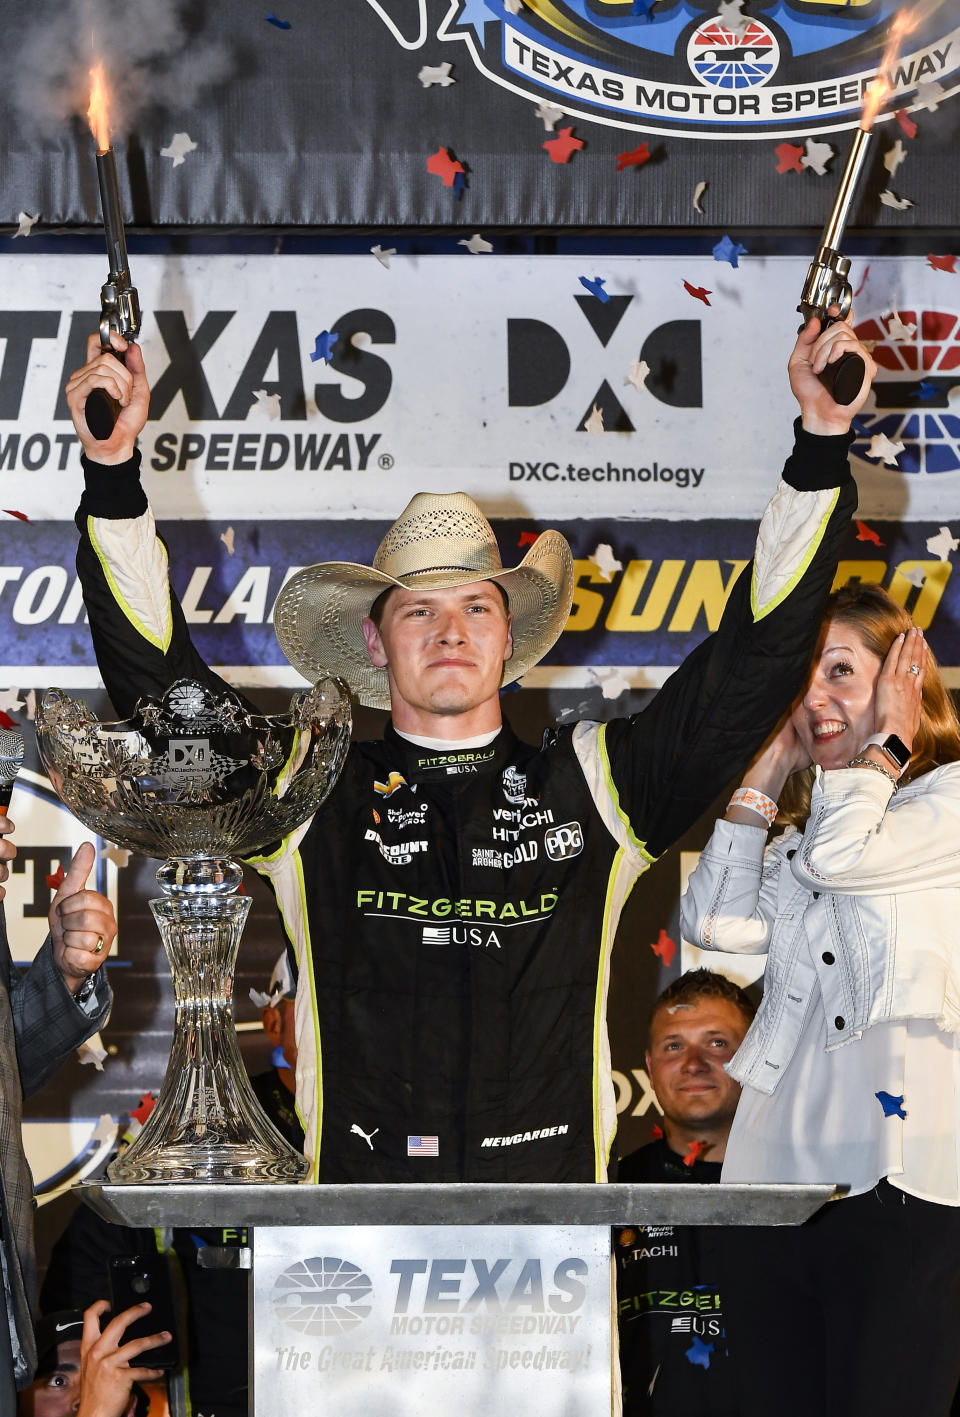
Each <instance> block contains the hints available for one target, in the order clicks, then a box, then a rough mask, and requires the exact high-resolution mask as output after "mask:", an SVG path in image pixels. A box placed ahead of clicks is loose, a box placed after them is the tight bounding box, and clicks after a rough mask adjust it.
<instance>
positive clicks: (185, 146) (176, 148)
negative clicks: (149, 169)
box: [160, 133, 197, 167]
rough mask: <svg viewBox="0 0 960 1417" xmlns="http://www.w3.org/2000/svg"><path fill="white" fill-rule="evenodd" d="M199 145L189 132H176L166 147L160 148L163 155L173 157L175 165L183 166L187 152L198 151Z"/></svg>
mask: <svg viewBox="0 0 960 1417" xmlns="http://www.w3.org/2000/svg"><path fill="white" fill-rule="evenodd" d="M196 150H197V145H196V143H195V142H194V141H193V139H192V138H191V136H190V134H189V133H174V135H173V137H172V138H171V139H170V141H169V143H168V144H167V146H166V147H165V148H161V149H160V156H161V157H172V158H173V166H174V167H182V166H183V164H184V162H185V161H186V157H187V153H192V152H196Z"/></svg>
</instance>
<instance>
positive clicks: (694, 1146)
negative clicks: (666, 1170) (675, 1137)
mask: <svg viewBox="0 0 960 1417" xmlns="http://www.w3.org/2000/svg"><path fill="white" fill-rule="evenodd" d="M709 1145H710V1143H709V1142H708V1141H691V1142H688V1143H687V1154H686V1156H685V1157H684V1158H683V1164H684V1166H692V1165H693V1163H694V1162H695V1161H696V1160H697V1158H698V1157H699V1156H700V1154H701V1152H704V1151H706V1149H707V1147H708V1146H709Z"/></svg>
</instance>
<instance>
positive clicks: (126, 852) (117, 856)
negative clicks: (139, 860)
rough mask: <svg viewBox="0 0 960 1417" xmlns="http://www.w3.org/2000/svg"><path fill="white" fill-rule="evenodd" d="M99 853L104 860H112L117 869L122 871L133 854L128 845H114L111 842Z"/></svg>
mask: <svg viewBox="0 0 960 1417" xmlns="http://www.w3.org/2000/svg"><path fill="white" fill-rule="evenodd" d="M100 855H101V856H103V857H104V858H105V860H107V861H112V862H113V864H114V866H116V868H117V870H118V871H122V870H123V868H124V866H128V865H129V864H130V857H131V856H132V855H133V852H132V851H131V850H130V848H129V847H128V846H114V844H113V843H112V842H111V843H110V845H109V846H105V847H104V848H103V850H102V851H101V853H100Z"/></svg>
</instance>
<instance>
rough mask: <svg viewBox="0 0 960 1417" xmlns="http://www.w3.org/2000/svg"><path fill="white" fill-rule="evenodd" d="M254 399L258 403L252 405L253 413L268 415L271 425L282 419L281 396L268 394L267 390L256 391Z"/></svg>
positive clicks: (251, 410)
mask: <svg viewBox="0 0 960 1417" xmlns="http://www.w3.org/2000/svg"><path fill="white" fill-rule="evenodd" d="M253 397H254V399H255V400H256V402H255V403H252V404H251V405H250V412H251V413H259V412H263V413H265V414H266V415H267V417H268V418H269V420H270V422H271V423H273V422H274V420H275V419H277V418H279V417H280V395H279V394H268V393H267V391H266V389H254V391H253Z"/></svg>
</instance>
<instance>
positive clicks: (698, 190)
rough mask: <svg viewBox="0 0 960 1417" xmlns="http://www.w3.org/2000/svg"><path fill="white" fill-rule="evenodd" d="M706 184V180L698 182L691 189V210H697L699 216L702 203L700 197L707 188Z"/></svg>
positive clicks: (701, 211)
mask: <svg viewBox="0 0 960 1417" xmlns="http://www.w3.org/2000/svg"><path fill="white" fill-rule="evenodd" d="M707 185H708V184H707V183H706V182H698V183H697V185H696V187H694V189H693V210H694V211H695V212H699V213H700V215H701V216H703V205H702V203H701V200H700V199H701V197H702V196H703V194H704V192H705V191H706V190H707Z"/></svg>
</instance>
